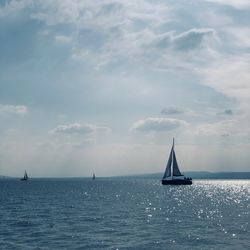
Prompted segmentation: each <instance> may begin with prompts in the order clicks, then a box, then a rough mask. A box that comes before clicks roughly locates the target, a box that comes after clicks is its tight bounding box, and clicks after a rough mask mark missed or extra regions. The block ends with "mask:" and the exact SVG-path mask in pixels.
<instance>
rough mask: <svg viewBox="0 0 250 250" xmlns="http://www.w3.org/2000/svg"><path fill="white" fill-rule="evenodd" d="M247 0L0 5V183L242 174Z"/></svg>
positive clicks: (249, 164)
mask: <svg viewBox="0 0 250 250" xmlns="http://www.w3.org/2000/svg"><path fill="white" fill-rule="evenodd" d="M249 23H250V1H249V0H195V1H194V0H182V1H176V0H168V1H167V0H133V1H132V0H131V1H130V0H129V1H123V0H53V1H52V0H22V1H18V0H0V138H1V140H0V175H9V176H22V175H23V173H24V170H25V169H26V170H27V172H28V174H29V175H30V176H35V177H67V176H69V177H72V176H91V175H92V173H95V174H96V176H114V175H127V174H143V173H156V172H164V169H165V165H166V162H167V159H168V155H169V152H170V148H171V145H172V138H173V137H175V142H176V144H175V150H176V155H177V160H178V163H179V166H180V169H181V170H182V171H184V172H185V171H250V154H249V149H250V126H249V125H250V112H249V109H250V26H249Z"/></svg>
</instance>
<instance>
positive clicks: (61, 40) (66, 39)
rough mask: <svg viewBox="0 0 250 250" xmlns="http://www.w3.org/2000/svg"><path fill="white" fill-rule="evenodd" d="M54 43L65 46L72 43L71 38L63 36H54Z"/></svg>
mask: <svg viewBox="0 0 250 250" xmlns="http://www.w3.org/2000/svg"><path fill="white" fill-rule="evenodd" d="M55 41H56V42H57V43H60V44H67V43H71V42H72V38H71V37H69V36H64V35H57V36H55Z"/></svg>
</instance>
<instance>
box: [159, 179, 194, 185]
mask: <svg viewBox="0 0 250 250" xmlns="http://www.w3.org/2000/svg"><path fill="white" fill-rule="evenodd" d="M161 184H162V185H192V184H193V182H192V180H191V179H173V180H161Z"/></svg>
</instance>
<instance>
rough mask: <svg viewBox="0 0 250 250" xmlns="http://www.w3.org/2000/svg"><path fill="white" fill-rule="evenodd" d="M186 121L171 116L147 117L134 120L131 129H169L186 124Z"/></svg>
mask: <svg viewBox="0 0 250 250" xmlns="http://www.w3.org/2000/svg"><path fill="white" fill-rule="evenodd" d="M187 125H188V123H187V122H185V121H183V120H178V119H172V118H156V117H155V118H154V117H148V118H146V119H144V120H139V121H137V122H135V123H134V124H133V125H132V127H131V130H134V131H144V132H147V131H148V132H150V131H158V132H161V131H169V130H172V129H176V128H179V127H183V126H187Z"/></svg>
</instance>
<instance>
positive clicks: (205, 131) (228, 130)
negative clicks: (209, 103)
mask: <svg viewBox="0 0 250 250" xmlns="http://www.w3.org/2000/svg"><path fill="white" fill-rule="evenodd" d="M237 125H239V122H238V121H236V120H224V121H220V122H215V123H205V124H201V125H198V126H196V127H195V129H194V130H193V132H192V133H195V134H197V135H202V136H222V137H228V136H231V135H237V134H238V135H239V134H240V133H241V131H240V129H237Z"/></svg>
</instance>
